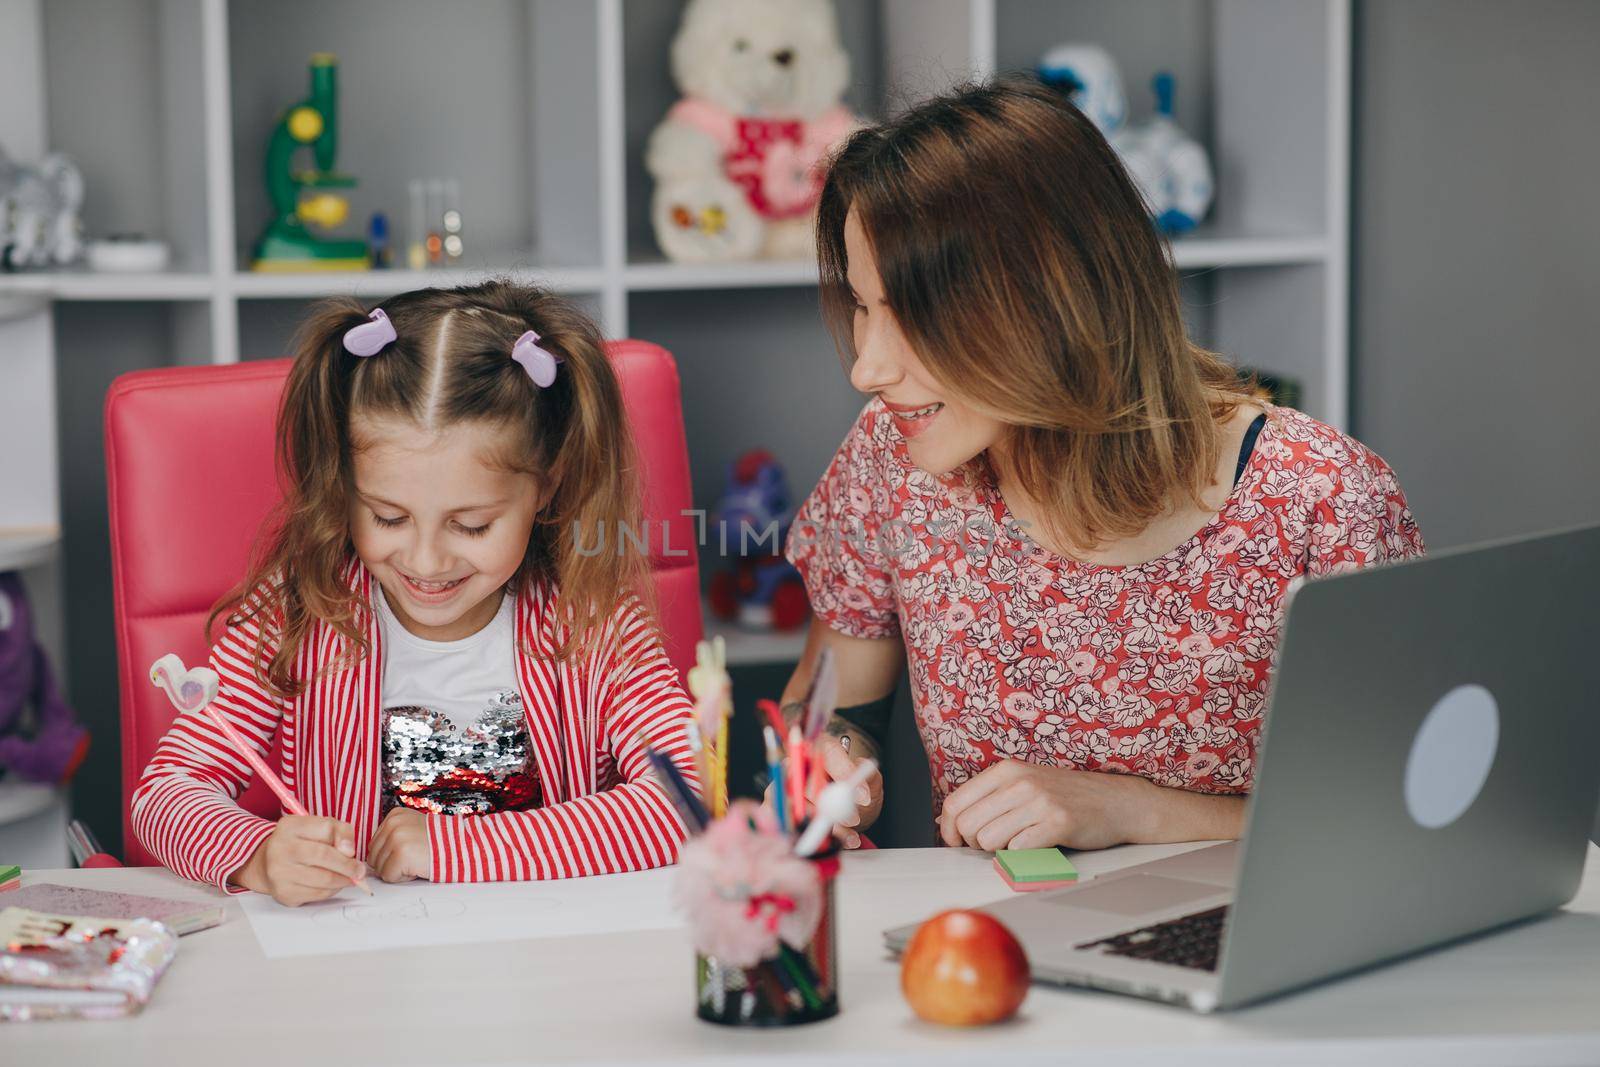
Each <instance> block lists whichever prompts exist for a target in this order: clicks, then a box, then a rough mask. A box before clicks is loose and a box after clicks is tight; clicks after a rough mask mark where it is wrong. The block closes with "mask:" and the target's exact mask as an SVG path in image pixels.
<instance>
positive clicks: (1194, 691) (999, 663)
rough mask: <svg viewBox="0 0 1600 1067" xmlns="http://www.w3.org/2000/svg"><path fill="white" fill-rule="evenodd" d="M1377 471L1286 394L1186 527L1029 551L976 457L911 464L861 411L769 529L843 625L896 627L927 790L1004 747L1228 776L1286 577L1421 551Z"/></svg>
mask: <svg viewBox="0 0 1600 1067" xmlns="http://www.w3.org/2000/svg"><path fill="white" fill-rule="evenodd" d="M1422 551H1423V542H1422V534H1421V532H1420V531H1419V530H1418V529H1417V525H1416V523H1415V521H1414V520H1413V519H1412V516H1411V512H1410V510H1409V508H1408V507H1407V506H1406V501H1405V496H1404V495H1403V494H1402V492H1401V490H1400V486H1399V483H1398V482H1397V481H1396V479H1395V476H1394V472H1393V471H1391V470H1390V469H1389V466H1388V465H1387V464H1386V463H1384V461H1383V460H1382V459H1380V458H1379V457H1378V456H1377V455H1376V454H1375V453H1373V452H1372V451H1370V450H1369V449H1367V448H1365V447H1364V446H1362V445H1361V444H1360V443H1359V442H1357V441H1355V440H1353V439H1351V438H1350V437H1347V436H1345V435H1344V434H1342V433H1340V432H1339V431H1337V430H1334V429H1332V428H1331V427H1328V426H1325V425H1323V424H1322V423H1320V422H1317V421H1316V420H1315V419H1313V418H1311V417H1310V416H1308V415H1305V414H1303V413H1301V412H1298V411H1295V410H1293V409H1290V408H1281V407H1273V408H1269V410H1268V418H1267V421H1266V424H1265V425H1264V426H1263V427H1262V429H1261V433H1260V436H1259V437H1258V438H1257V440H1256V444H1255V449H1254V451H1253V452H1252V453H1251V455H1250V459H1249V462H1248V464H1247V466H1246V467H1245V470H1244V473H1243V475H1242V476H1241V477H1240V479H1239V481H1238V484H1237V485H1235V486H1234V488H1233V492H1232V495H1231V496H1230V497H1229V498H1228V500H1227V502H1226V503H1225V504H1224V505H1223V507H1222V509H1221V511H1219V512H1218V514H1217V515H1216V516H1215V517H1214V518H1213V519H1212V521H1211V522H1209V523H1208V524H1207V525H1206V526H1205V527H1204V528H1202V529H1201V530H1200V531H1199V532H1198V533H1197V534H1195V535H1194V536H1193V537H1192V538H1190V539H1189V540H1188V541H1186V542H1185V543H1184V544H1182V545H1180V546H1178V547H1177V548H1175V549H1173V550H1172V551H1171V552H1168V553H1167V554H1165V555H1163V556H1160V557H1159V558H1157V559H1153V560H1150V561H1148V562H1145V563H1140V564H1137V565H1134V566H1128V567H1119V566H1106V565H1099V564H1091V563H1081V562H1078V561H1075V560H1071V559H1067V558H1065V557H1062V556H1059V555H1057V554H1055V553H1053V552H1050V551H1048V550H1046V549H1044V548H1041V547H1040V546H1038V545H1037V544H1035V543H1034V542H1033V541H1031V540H1030V539H1029V538H1028V536H1027V533H1026V531H1025V530H1024V529H1022V527H1021V525H1020V524H1019V523H1018V522H1017V521H1016V520H1015V519H1014V518H1012V516H1011V514H1010V512H1009V510H1008V509H1007V507H1006V504H1005V501H1004V499H1003V498H1002V497H1001V495H1000V493H999V491H998V488H997V486H996V484H995V481H994V477H993V474H992V471H991V469H990V468H989V466H988V464H987V461H986V460H984V459H983V458H982V457H979V458H978V459H976V460H973V461H971V462H968V463H966V464H964V465H963V466H962V467H960V468H957V469H956V470H954V471H951V472H950V473H948V474H946V475H942V476H935V475H932V474H929V473H927V472H926V471H923V470H921V469H920V468H918V467H917V466H915V465H914V464H913V463H912V462H911V460H910V458H909V457H908V455H907V453H906V448H905V443H904V441H903V439H902V438H901V436H900V433H899V431H898V430H897V429H896V428H895V427H894V424H893V422H892V420H891V419H890V418H889V417H888V415H887V412H886V410H885V409H884V407H883V406H882V404H881V403H880V402H878V401H877V400H873V401H872V402H870V403H869V404H868V405H867V406H866V408H865V409H864V410H863V411H862V413H861V416H860V418H858V419H857V421H856V424H855V426H854V427H853V428H852V429H851V431H850V433H849V435H848V436H847V437H846V439H845V441H844V444H843V445H842V446H841V447H840V449H839V451H838V453H837V454H836V455H835V456H834V459H833V461H832V463H831V464H830V465H829V467H828V470H827V471H826V472H825V473H824V474H823V476H822V480H821V481H820V482H819V483H818V485H817V487H816V489H815V490H814V491H813V492H812V494H811V496H810V497H809V498H808V499H807V500H806V502H805V505H804V506H803V507H802V509H801V511H800V513H799V515H798V516H797V518H796V521H795V524H794V527H793V528H792V530H791V533H790V537H789V544H788V556H789V559H790V560H791V561H792V562H793V563H794V564H795V565H796V566H797V567H798V568H799V569H800V571H801V573H802V574H803V575H804V577H805V582H806V588H807V590H808V592H809V593H810V597H811V606H812V608H813V609H814V610H815V611H816V613H817V615H818V617H820V618H821V619H823V620H824V621H825V622H827V623H828V624H829V625H830V626H832V627H833V628H834V629H836V630H838V631H840V632H842V633H844V634H848V635H850V636H853V637H867V638H882V637H891V636H895V635H900V636H901V637H902V638H903V640H904V642H905V647H906V657H907V662H908V665H909V671H910V680H911V689H912V702H913V704H914V706H915V708H916V715H917V726H918V728H919V731H920V733H921V735H922V740H923V745H924V747H925V748H926V749H927V753H928V761H929V767H930V770H931V771H932V775H933V784H934V809H935V814H937V812H938V810H939V809H940V808H941V807H942V804H943V800H944V797H945V796H947V795H948V794H949V793H950V791H951V790H953V789H955V788H956V787H957V786H959V785H961V783H963V782H965V781H967V780H968V779H969V778H971V777H973V776H974V775H976V774H977V773H979V772H980V771H982V770H983V769H984V768H986V767H988V766H990V765H992V764H994V763H997V762H999V761H1001V760H1005V759H1018V760H1026V761H1029V762H1032V763H1038V764H1045V765H1052V766H1061V767H1071V768H1076V769H1079V770H1088V771H1111V772H1120V773H1127V774H1138V775H1142V776H1143V777H1145V778H1148V779H1150V780H1151V781H1153V782H1155V783H1157V784H1158V785H1163V786H1176V787H1181V788H1184V789H1191V790H1197V791H1201V792H1208V793H1247V792H1249V791H1250V785H1251V781H1252V778H1253V776H1254V772H1255V759H1256V745H1257V741H1258V738H1259V737H1260V733H1261V726H1262V714H1263V712H1264V710H1265V703H1266V694H1267V682H1268V678H1269V675H1270V673H1271V670H1272V666H1273V663H1274V662H1275V660H1276V655H1277V647H1278V632H1279V627H1280V624H1281V621H1282V614H1283V605H1284V595H1285V593H1286V592H1287V590H1288V588H1289V584H1290V582H1292V581H1293V580H1295V579H1296V578H1299V577H1301V576H1305V577H1308V578H1315V577H1318V576H1322V575H1328V574H1334V573H1338V572H1340V571H1344V570H1349V569H1352V568H1356V567H1364V566H1370V565H1373V564H1378V563H1384V562H1389V561H1394V560H1401V559H1406V558H1409V557H1412V556H1417V555H1420V554H1421V553H1422Z"/></svg>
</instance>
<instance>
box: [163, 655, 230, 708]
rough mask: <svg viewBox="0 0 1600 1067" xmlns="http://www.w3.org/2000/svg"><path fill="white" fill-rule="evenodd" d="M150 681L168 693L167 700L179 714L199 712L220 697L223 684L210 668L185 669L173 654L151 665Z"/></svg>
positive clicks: (181, 661)
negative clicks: (220, 686) (218, 688)
mask: <svg viewBox="0 0 1600 1067" xmlns="http://www.w3.org/2000/svg"><path fill="white" fill-rule="evenodd" d="M150 681H151V683H152V684H153V685H156V686H158V687H159V688H161V689H164V690H166V693H167V699H168V700H170V701H172V706H173V707H175V708H177V709H178V710H179V711H200V710H201V709H202V708H204V707H205V706H206V705H207V704H209V703H211V702H212V701H213V700H215V699H216V698H217V686H218V685H219V684H220V682H219V679H218V678H217V672H216V671H214V670H212V669H211V668H210V667H195V668H192V669H190V668H186V667H184V665H183V660H181V659H179V658H178V656H177V654H176V653H174V652H168V653H167V654H166V655H165V656H162V657H161V658H160V659H158V660H156V661H155V662H154V663H152V664H151V665H150Z"/></svg>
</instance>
